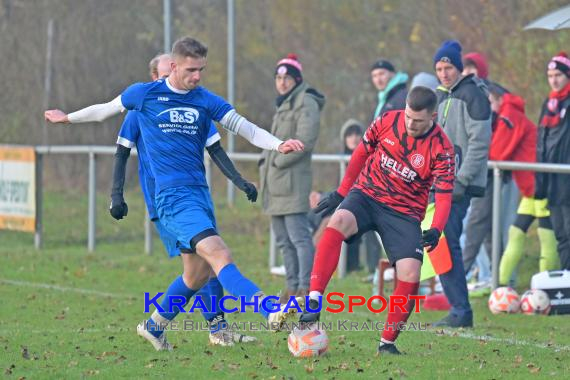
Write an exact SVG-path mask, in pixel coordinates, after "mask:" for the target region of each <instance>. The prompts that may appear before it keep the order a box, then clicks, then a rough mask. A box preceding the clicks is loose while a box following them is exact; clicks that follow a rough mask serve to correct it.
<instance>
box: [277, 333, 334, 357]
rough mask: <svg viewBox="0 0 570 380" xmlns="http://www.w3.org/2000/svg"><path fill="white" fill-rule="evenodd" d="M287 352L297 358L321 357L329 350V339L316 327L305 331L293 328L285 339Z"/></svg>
mask: <svg viewBox="0 0 570 380" xmlns="http://www.w3.org/2000/svg"><path fill="white" fill-rule="evenodd" d="M287 346H288V347H289V352H291V353H292V354H293V356H295V357H298V358H310V357H313V356H320V355H323V354H324V353H325V352H327V350H328V349H329V337H328V335H327V332H326V331H325V330H321V329H319V328H318V326H317V325H313V326H311V327H309V328H307V329H298V328H294V329H293V331H291V333H290V334H289V338H288V339H287Z"/></svg>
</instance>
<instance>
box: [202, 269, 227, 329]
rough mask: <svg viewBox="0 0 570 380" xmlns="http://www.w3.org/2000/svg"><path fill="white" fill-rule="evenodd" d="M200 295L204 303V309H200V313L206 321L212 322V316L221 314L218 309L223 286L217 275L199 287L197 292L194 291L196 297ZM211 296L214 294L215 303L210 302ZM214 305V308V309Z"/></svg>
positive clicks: (222, 294)
mask: <svg viewBox="0 0 570 380" xmlns="http://www.w3.org/2000/svg"><path fill="white" fill-rule="evenodd" d="M198 296H200V297H201V298H202V301H204V305H205V306H206V309H207V310H208V311H207V312H206V311H202V315H203V316H204V318H205V319H206V320H207V321H208V322H212V321H213V320H214V318H215V317H216V316H218V315H222V317H223V314H224V313H223V312H222V311H221V310H220V304H219V302H220V300H221V299H222V297H223V296H224V288H223V287H222V284H220V281H219V280H218V278H217V277H213V278H211V279H210V281H208V282H207V283H206V285H204V286H203V287H202V289H200V291H199V292H198V293H196V297H198ZM212 296H216V305H214V304H213V303H212ZM214 306H215V308H216V310H215V311H213V310H214Z"/></svg>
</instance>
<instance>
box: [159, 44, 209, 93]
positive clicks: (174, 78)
mask: <svg viewBox="0 0 570 380" xmlns="http://www.w3.org/2000/svg"><path fill="white" fill-rule="evenodd" d="M207 55H208V48H207V47H206V45H204V44H202V43H201V42H200V41H198V40H195V39H194V38H190V37H184V38H181V39H179V40H178V41H176V42H175V43H174V45H173V46H172V63H171V65H170V66H171V67H172V73H171V74H170V76H169V77H168V81H169V82H170V84H171V85H172V86H174V87H175V88H177V89H179V90H188V91H190V90H193V89H195V88H196V87H198V83H199V82H200V79H201V77H202V71H204V69H205V68H206V56H207Z"/></svg>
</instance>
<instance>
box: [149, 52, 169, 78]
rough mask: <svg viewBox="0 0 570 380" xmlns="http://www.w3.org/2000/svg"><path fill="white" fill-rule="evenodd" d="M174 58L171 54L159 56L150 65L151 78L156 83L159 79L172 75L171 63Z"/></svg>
mask: <svg viewBox="0 0 570 380" xmlns="http://www.w3.org/2000/svg"><path fill="white" fill-rule="evenodd" d="M171 62H172V57H171V56H170V54H157V55H156V56H154V57H153V58H152V59H151V60H150V62H149V63H148V69H149V73H150V78H151V79H152V80H153V81H155V80H157V79H159V78H165V77H167V76H169V75H170V72H171V71H172V68H171V67H170V63H171Z"/></svg>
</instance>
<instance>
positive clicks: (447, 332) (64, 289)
mask: <svg viewBox="0 0 570 380" xmlns="http://www.w3.org/2000/svg"><path fill="white" fill-rule="evenodd" d="M0 283H3V284H8V285H17V286H28V287H33V288H42V289H50V290H57V291H61V292H74V293H80V294H90V295H94V296H99V297H110V298H130V299H136V298H137V297H136V296H133V295H128V294H118V293H107V292H101V291H98V290H92V289H82V288H70V287H65V286H59V285H52V284H44V283H37V282H27V281H17V280H8V279H0ZM354 314H358V315H360V316H363V317H370V314H368V313H362V312H355V313H354ZM409 331H414V332H425V333H429V334H432V335H439V336H448V337H459V338H463V339H471V340H478V341H485V342H497V343H503V344H511V345H513V344H514V345H519V346H531V347H536V348H542V349H553V350H564V351H570V346H564V345H557V344H552V345H548V344H545V343H535V342H528V341H526V340H521V339H514V338H497V337H494V336H489V335H477V334H472V333H468V332H464V331H463V332H461V331H452V330H433V329H430V330H418V331H415V330H409ZM441 331H443V333H444V334H443V335H442V334H441Z"/></svg>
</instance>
